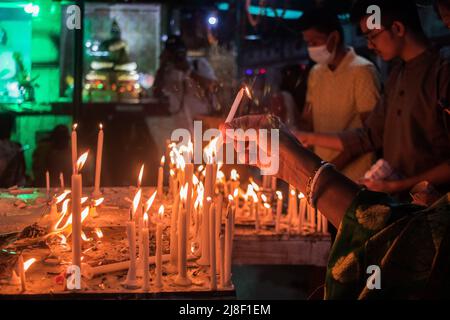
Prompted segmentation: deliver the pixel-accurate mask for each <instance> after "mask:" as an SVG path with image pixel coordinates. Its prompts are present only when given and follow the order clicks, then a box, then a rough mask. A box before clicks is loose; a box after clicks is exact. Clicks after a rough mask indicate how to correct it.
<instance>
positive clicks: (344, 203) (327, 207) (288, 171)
mask: <svg viewBox="0 0 450 320" xmlns="http://www.w3.org/2000/svg"><path fill="white" fill-rule="evenodd" d="M289 152H290V153H291V155H292V156H291V157H289V159H290V161H288V162H287V163H286V164H285V165H284V168H282V171H284V172H285V174H284V177H283V178H284V179H285V180H287V181H288V182H289V183H290V184H291V185H293V186H295V187H296V188H297V189H299V190H300V191H301V192H303V193H304V194H306V193H307V191H306V188H307V183H308V180H309V178H310V177H312V176H313V175H314V174H315V173H316V172H317V170H318V168H319V167H320V165H321V162H322V160H321V159H320V158H319V157H317V156H316V155H315V154H313V153H312V152H309V151H308V150H306V149H304V148H302V147H296V148H292V147H291V148H290V151H289ZM358 192H359V187H358V186H357V185H356V184H355V183H353V182H352V181H351V180H349V179H347V178H346V177H345V176H343V175H342V174H340V173H339V172H337V171H336V170H334V169H326V170H325V171H323V173H322V174H321V175H320V177H319V180H318V181H317V185H316V187H315V188H314V194H315V196H316V197H317V207H318V209H319V210H320V211H321V212H322V214H324V215H325V216H326V217H327V219H328V220H329V221H330V222H331V223H332V224H333V225H334V226H336V227H339V225H340V223H341V221H342V218H343V217H344V215H345V213H346V211H347V210H348V208H349V207H350V205H351V203H352V202H353V200H354V199H355V197H356V195H357V193H358Z"/></svg>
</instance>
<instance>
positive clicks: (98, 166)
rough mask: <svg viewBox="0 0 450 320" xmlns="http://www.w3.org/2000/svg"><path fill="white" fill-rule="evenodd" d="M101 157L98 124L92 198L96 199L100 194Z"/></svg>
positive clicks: (101, 147)
mask: <svg viewBox="0 0 450 320" xmlns="http://www.w3.org/2000/svg"><path fill="white" fill-rule="evenodd" d="M102 157H103V125H102V124H101V123H100V125H99V131H98V138H97V157H96V158H95V181H94V193H93V196H94V198H98V197H99V196H100V195H101V193H100V176H101V173H102Z"/></svg>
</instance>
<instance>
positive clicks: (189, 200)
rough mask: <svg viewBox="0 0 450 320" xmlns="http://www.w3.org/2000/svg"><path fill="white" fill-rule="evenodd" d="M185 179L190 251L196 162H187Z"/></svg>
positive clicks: (187, 242) (188, 250)
mask: <svg viewBox="0 0 450 320" xmlns="http://www.w3.org/2000/svg"><path fill="white" fill-rule="evenodd" d="M185 171H186V172H185V179H186V183H187V198H186V226H187V229H186V232H187V235H186V238H187V240H188V241H186V251H187V252H190V249H191V248H190V243H189V231H190V224H191V214H192V205H193V202H194V201H193V198H192V189H193V182H192V177H193V175H194V164H193V163H187V164H186V166H185Z"/></svg>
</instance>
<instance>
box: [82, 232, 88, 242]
mask: <svg viewBox="0 0 450 320" xmlns="http://www.w3.org/2000/svg"><path fill="white" fill-rule="evenodd" d="M81 239H83V241H86V242H87V241H89V239H88V238H87V237H86V234H85V233H84V232H83V231H81Z"/></svg>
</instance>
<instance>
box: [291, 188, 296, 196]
mask: <svg viewBox="0 0 450 320" xmlns="http://www.w3.org/2000/svg"><path fill="white" fill-rule="evenodd" d="M291 195H292V196H294V197H295V190H294V189H292V190H291Z"/></svg>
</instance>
